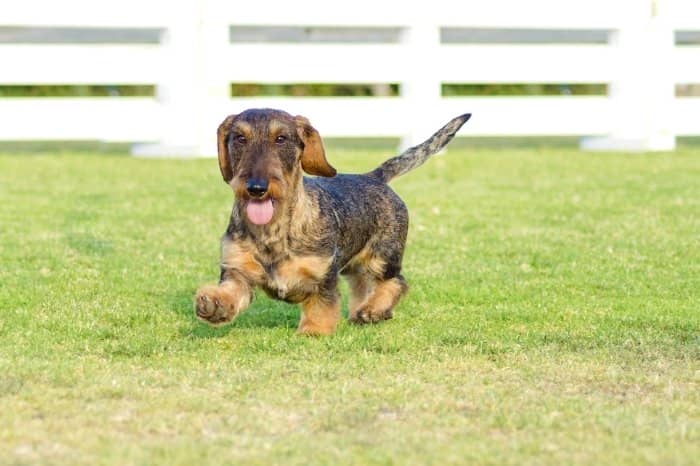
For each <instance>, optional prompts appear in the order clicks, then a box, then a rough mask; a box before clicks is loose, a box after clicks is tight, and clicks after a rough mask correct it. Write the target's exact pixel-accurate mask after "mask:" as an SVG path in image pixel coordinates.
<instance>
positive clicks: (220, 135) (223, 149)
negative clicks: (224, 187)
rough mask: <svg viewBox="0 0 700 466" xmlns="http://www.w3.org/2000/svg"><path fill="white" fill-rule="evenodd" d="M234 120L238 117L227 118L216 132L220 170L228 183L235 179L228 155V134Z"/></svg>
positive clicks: (230, 116)
mask: <svg viewBox="0 0 700 466" xmlns="http://www.w3.org/2000/svg"><path fill="white" fill-rule="evenodd" d="M234 118H236V115H229V116H227V117H226V119H225V120H224V121H223V122H222V123H221V124H220V125H219V128H218V129H217V130H216V145H217V147H218V149H219V169H220V170H221V176H223V177H224V181H225V182H226V183H228V182H229V181H231V180H232V179H233V168H231V158H230V157H229V153H228V134H229V130H230V129H231V123H233V119H234Z"/></svg>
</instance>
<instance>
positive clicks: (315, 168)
mask: <svg viewBox="0 0 700 466" xmlns="http://www.w3.org/2000/svg"><path fill="white" fill-rule="evenodd" d="M294 121H295V122H296V125H297V134H298V135H299V137H300V138H301V141H302V142H303V143H304V152H302V154H301V168H303V169H304V171H305V172H306V173H308V174H310V175H319V176H328V177H331V176H335V174H336V171H335V168H333V167H332V166H331V165H330V164H329V163H328V160H326V151H325V149H324V148H323V142H322V141H321V135H320V134H318V131H316V129H315V128H314V127H313V126H311V123H309V120H308V119H306V118H305V117H303V116H300V115H297V116H296V117H294Z"/></svg>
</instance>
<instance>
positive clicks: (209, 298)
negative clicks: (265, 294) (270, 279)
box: [194, 273, 253, 325]
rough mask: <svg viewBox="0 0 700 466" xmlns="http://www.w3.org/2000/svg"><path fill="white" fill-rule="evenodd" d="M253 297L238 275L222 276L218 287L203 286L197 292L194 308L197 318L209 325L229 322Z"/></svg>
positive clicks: (251, 289)
mask: <svg viewBox="0 0 700 466" xmlns="http://www.w3.org/2000/svg"><path fill="white" fill-rule="evenodd" d="M252 297H253V288H252V286H251V285H250V283H248V281H247V280H246V279H245V278H244V277H243V276H241V275H240V274H226V273H223V274H222V280H221V282H220V283H219V284H218V285H205V286H202V287H201V288H200V289H199V290H197V294H196V295H195V301H194V307H195V314H196V315H197V317H198V318H199V319H201V320H203V321H205V322H207V323H209V324H211V325H223V324H226V323H229V322H231V321H232V320H233V319H235V318H236V316H237V315H238V314H239V313H240V312H242V311H243V310H244V309H245V308H246V307H248V305H249V304H250V301H251V299H252Z"/></svg>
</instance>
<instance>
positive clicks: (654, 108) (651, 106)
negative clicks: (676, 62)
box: [581, 0, 676, 152]
mask: <svg viewBox="0 0 700 466" xmlns="http://www.w3.org/2000/svg"><path fill="white" fill-rule="evenodd" d="M627 3H628V4H627V8H629V15H628V16H627V19H628V20H627V21H626V23H625V24H623V25H621V26H620V28H619V29H618V30H616V31H614V32H613V33H612V36H611V38H610V43H611V46H612V47H614V48H615V50H616V54H617V60H616V63H617V65H618V69H617V73H616V78H615V79H614V80H613V81H612V82H611V83H610V87H609V92H608V98H609V102H610V105H611V112H612V116H613V118H612V122H613V123H612V124H613V128H612V131H611V133H610V134H609V135H608V136H604V137H589V138H584V139H582V140H581V148H582V149H586V150H626V151H639V152H642V151H669V150H674V149H675V146H676V137H675V133H674V131H673V126H672V123H673V118H672V111H673V105H674V99H675V83H674V80H673V74H672V73H673V69H672V63H671V60H672V55H673V51H674V46H675V39H674V31H673V28H672V27H671V26H670V24H669V22H668V21H667V18H666V14H665V6H666V3H668V0H644V1H638V0H634V1H628V2H627Z"/></svg>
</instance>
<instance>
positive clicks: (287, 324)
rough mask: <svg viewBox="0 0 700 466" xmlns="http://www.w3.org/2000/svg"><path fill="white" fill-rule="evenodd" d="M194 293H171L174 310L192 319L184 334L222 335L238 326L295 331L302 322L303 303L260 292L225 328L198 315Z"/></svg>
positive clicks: (195, 335) (215, 336) (194, 336)
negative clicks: (281, 299)
mask: <svg viewBox="0 0 700 466" xmlns="http://www.w3.org/2000/svg"><path fill="white" fill-rule="evenodd" d="M192 296H193V291H192V290H185V291H180V292H178V293H177V294H175V295H173V296H171V303H170V306H169V307H170V309H172V310H173V312H175V313H176V314H178V315H180V316H184V317H185V318H186V319H187V320H188V325H187V326H186V327H184V328H183V329H182V330H181V334H182V335H183V336H188V337H193V338H221V337H225V336H226V335H228V334H229V333H230V332H231V331H235V330H236V329H251V328H287V329H290V330H295V329H296V328H297V325H298V323H299V306H296V305H292V304H286V303H282V302H276V301H273V300H271V299H269V298H267V297H266V296H264V295H261V294H260V293H257V294H256V297H255V300H254V301H253V303H252V304H251V305H250V306H249V307H248V309H246V310H245V311H244V312H243V313H241V314H240V315H239V316H238V317H237V318H236V319H235V320H234V321H233V322H232V323H231V324H229V325H225V326H222V327H212V326H211V325H209V324H206V323H204V322H201V321H200V320H198V319H197V318H196V317H195V315H194V309H193V306H192Z"/></svg>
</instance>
